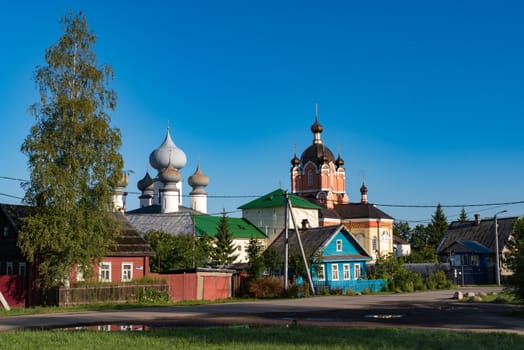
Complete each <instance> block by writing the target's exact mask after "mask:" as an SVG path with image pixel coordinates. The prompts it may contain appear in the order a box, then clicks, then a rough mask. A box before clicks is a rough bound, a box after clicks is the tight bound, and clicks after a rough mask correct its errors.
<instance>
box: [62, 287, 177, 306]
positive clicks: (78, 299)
mask: <svg viewBox="0 0 524 350" xmlns="http://www.w3.org/2000/svg"><path fill="white" fill-rule="evenodd" d="M163 293H165V295H166V296H167V293H168V285H167V283H158V284H111V285H97V286H86V287H69V288H66V287H60V288H58V290H57V292H56V299H57V300H56V304H57V305H58V306H73V305H87V304H96V303H128V302H139V301H140V302H147V301H154V300H153V299H154V298H156V297H157V296H158V295H161V294H163Z"/></svg>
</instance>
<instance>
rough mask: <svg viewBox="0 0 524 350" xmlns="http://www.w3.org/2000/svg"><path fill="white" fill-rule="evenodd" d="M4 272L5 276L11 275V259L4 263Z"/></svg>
mask: <svg viewBox="0 0 524 350" xmlns="http://www.w3.org/2000/svg"><path fill="white" fill-rule="evenodd" d="M5 274H6V275H7V276H12V275H13V262H12V261H8V262H6V263H5Z"/></svg>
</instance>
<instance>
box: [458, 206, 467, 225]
mask: <svg viewBox="0 0 524 350" xmlns="http://www.w3.org/2000/svg"><path fill="white" fill-rule="evenodd" d="M459 220H460V222H462V223H464V222H466V221H468V214H466V211H465V210H464V207H462V210H461V211H460V217H459Z"/></svg>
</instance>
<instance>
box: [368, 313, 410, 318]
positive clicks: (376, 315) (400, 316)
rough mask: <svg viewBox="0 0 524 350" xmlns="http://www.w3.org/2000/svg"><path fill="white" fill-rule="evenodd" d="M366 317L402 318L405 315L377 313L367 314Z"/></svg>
mask: <svg viewBox="0 0 524 350" xmlns="http://www.w3.org/2000/svg"><path fill="white" fill-rule="evenodd" d="M364 317H365V318H376V319H390V318H402V317H404V315H398V314H397V315H395V314H375V315H365V316H364Z"/></svg>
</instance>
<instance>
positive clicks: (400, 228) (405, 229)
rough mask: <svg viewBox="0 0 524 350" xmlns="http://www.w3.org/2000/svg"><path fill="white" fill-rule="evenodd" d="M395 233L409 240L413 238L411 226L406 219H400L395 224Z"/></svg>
mask: <svg viewBox="0 0 524 350" xmlns="http://www.w3.org/2000/svg"><path fill="white" fill-rule="evenodd" d="M393 234H394V235H395V236H397V237H400V238H402V239H405V240H406V241H408V242H409V240H410V239H411V228H410V227H409V224H408V223H407V222H406V221H399V222H395V223H394V224H393Z"/></svg>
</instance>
